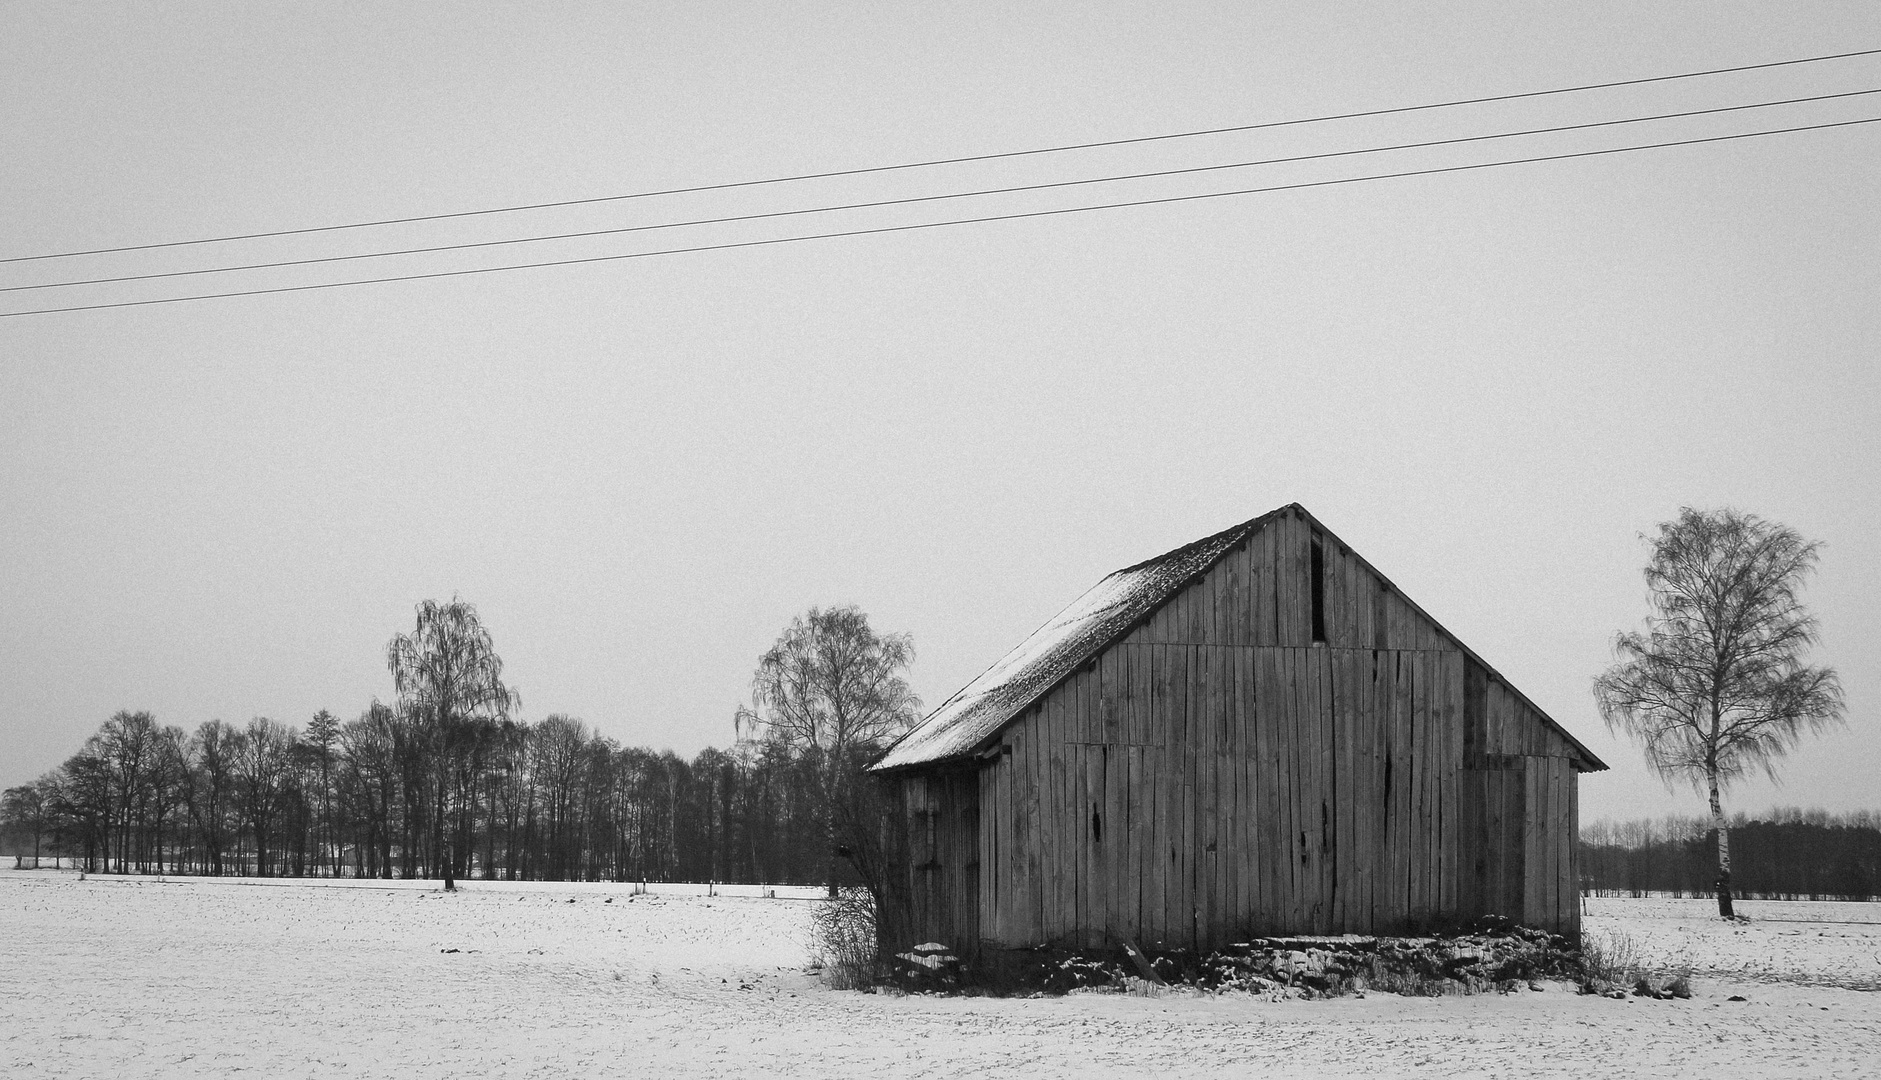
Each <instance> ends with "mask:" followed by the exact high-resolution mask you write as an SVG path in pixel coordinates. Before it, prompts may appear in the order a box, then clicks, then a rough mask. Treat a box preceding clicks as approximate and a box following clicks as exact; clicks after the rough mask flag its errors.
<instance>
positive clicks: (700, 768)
mask: <svg viewBox="0 0 1881 1080" xmlns="http://www.w3.org/2000/svg"><path fill="white" fill-rule="evenodd" d="M445 750H448V753H445V752H443V751H445ZM820 753H822V752H821V751H819V750H818V749H817V748H816V747H809V748H807V749H797V750H794V751H793V750H788V749H786V748H785V747H784V746H782V745H780V744H778V743H775V742H741V743H739V744H738V745H737V746H735V747H734V748H733V749H731V750H729V751H726V750H717V749H707V750H703V751H701V752H700V753H699V754H697V755H696V756H694V757H693V758H691V759H690V760H688V759H686V758H682V757H679V756H678V755H676V754H674V753H672V752H671V751H663V752H655V751H652V750H648V749H644V748H641V747H631V746H622V745H620V744H619V743H617V742H615V741H614V740H612V739H609V738H606V737H604V736H602V735H600V734H599V733H598V732H595V731H593V730H591V729H589V728H588V727H587V726H586V725H585V724H583V723H582V722H581V721H580V720H575V719H572V718H569V717H566V716H559V715H557V716H549V717H547V718H546V719H543V720H541V721H539V722H536V723H533V724H528V723H518V722H509V721H504V722H479V723H476V724H473V725H472V726H471V727H470V728H468V729H467V731H466V737H465V739H464V740H460V741H458V742H456V743H454V744H453V745H451V746H449V747H448V748H447V747H441V746H440V745H439V744H438V743H437V741H436V739H435V738H434V737H433V736H431V735H430V734H428V732H427V729H426V728H425V727H424V726H423V725H421V724H418V723H416V722H414V721H412V720H411V719H409V718H407V717H405V716H402V715H401V714H400V713H399V712H398V711H397V710H395V709H392V708H390V707H388V706H384V705H378V704H375V705H373V706H372V707H371V708H369V709H367V710H366V711H365V712H364V713H362V714H361V715H360V716H359V717H358V718H356V719H354V720H350V721H346V722H344V723H342V722H340V721H338V720H336V719H335V718H334V717H332V716H331V715H329V714H325V713H322V714H320V715H318V716H316V717H315V718H314V719H313V721H312V722H311V723H309V724H308V725H307V727H306V728H305V729H297V728H294V727H291V726H288V725H285V724H280V723H277V722H275V721H273V720H269V719H267V718H265V717H264V718H257V719H255V720H251V721H250V722H249V723H248V724H246V725H245V726H241V727H237V726H234V725H231V724H227V723H224V722H222V721H219V720H212V721H209V722H208V723H205V724H203V725H201V726H200V727H199V728H197V729H196V730H195V731H194V732H186V731H184V730H183V729H181V728H177V727H166V726H163V725H160V724H158V723H157V722H156V720H155V719H154V718H153V717H151V716H150V714H148V713H142V712H122V713H119V714H117V715H116V716H113V717H112V718H111V719H110V720H108V721H106V722H105V724H104V725H103V726H101V727H100V728H99V730H98V732H97V733H96V734H94V735H93V736H91V738H89V739H87V740H86V742H85V745H84V746H83V747H82V748H81V749H80V750H79V752H78V753H76V754H74V755H73V756H72V757H71V758H70V759H69V760H67V761H66V763H65V764H64V765H62V766H60V767H59V768H58V769H55V770H53V771H52V772H51V773H48V774H46V775H45V776H43V777H41V778H40V779H39V780H37V781H35V782H34V783H31V784H25V785H21V786H19V787H16V788H10V789H8V790H7V791H6V792H5V797H4V801H3V802H0V845H3V846H0V850H4V851H5V852H6V853H9V854H17V855H35V854H37V855H41V856H53V855H59V856H64V857H66V858H67V859H76V860H78V861H79V864H80V865H83V866H85V867H88V868H89V869H91V870H93V871H96V872H110V873H158V874H160V873H170V874H208V875H220V874H233V875H255V876H263V877H269V876H281V877H379V878H395V877H396V878H436V877H441V876H442V861H443V860H444V859H445V858H451V859H452V860H453V864H454V867H455V872H456V874H457V875H458V876H462V877H466V878H501V879H506V880H516V879H525V880H575V881H640V880H646V881H719V882H746V883H771V884H814V883H821V882H823V881H824V880H825V878H826V875H827V874H828V873H829V869H830V864H829V859H828V854H829V844H830V841H829V832H828V809H827V808H828V802H827V799H826V797H825V795H824V794H823V788H822V787H821V784H822V777H823V776H824V775H825V773H824V768H823V765H824V762H823V761H822V760H821V759H820V758H819V754H820ZM856 764H859V762H856V763H852V764H851V767H852V768H853V767H854V765H856ZM1731 861H1732V878H1733V885H1734V888H1735V891H1736V892H1737V893H1738V895H1740V896H1744V897H1748V898H1764V899H1803V900H1869V899H1875V898H1878V897H1881V813H1876V812H1874V811H1863V812H1858V813H1853V814H1843V815H1832V814H1829V813H1827V812H1824V811H1820V810H1801V809H1795V808H1790V809H1782V810H1777V811H1774V812H1772V813H1770V814H1767V815H1765V816H1764V817H1763V818H1761V819H1757V820H1751V819H1749V818H1747V817H1746V816H1744V815H1741V814H1740V815H1738V817H1737V819H1736V820H1735V821H1733V823H1732V825H1731ZM836 866H837V867H838V872H839V873H840V874H841V875H842V876H843V877H844V879H845V880H848V879H849V878H850V877H851V874H852V872H851V871H850V870H849V868H848V866H847V864H846V863H844V862H842V861H841V860H838V861H837V863H836ZM1716 866H1717V863H1716V858H1715V855H1714V854H1713V846H1712V838H1711V831H1710V827H1709V822H1708V821H1707V820H1706V819H1704V818H1684V817H1667V818H1660V819H1652V820H1640V821H1627V822H1617V823H1616V822H1612V821H1598V822H1594V823H1591V824H1589V825H1587V826H1585V827H1584V828H1583V829H1582V830H1581V880H1582V886H1583V889H1584V890H1586V891H1588V892H1590V893H1593V894H1595V895H1642V894H1645V893H1669V894H1672V895H1682V896H1705V895H1709V894H1710V893H1711V890H1712V883H1713V881H1714V879H1715V878H1716V875H1717V870H1716Z"/></svg>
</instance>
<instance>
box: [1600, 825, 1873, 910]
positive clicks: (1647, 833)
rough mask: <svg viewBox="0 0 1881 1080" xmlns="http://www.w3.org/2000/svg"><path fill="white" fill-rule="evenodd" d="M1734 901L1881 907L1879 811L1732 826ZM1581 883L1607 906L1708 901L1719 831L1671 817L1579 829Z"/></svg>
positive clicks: (1715, 866)
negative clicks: (1618, 900)
mask: <svg viewBox="0 0 1881 1080" xmlns="http://www.w3.org/2000/svg"><path fill="white" fill-rule="evenodd" d="M1729 828H1730V830H1731V836H1732V841H1731V842H1732V844H1733V845H1734V848H1735V851H1734V855H1733V862H1734V865H1735V870H1734V875H1735V879H1736V882H1737V885H1736V895H1738V896H1740V897H1748V898H1755V899H1765V900H1873V899H1876V898H1878V897H1881V811H1874V810H1861V811H1855V812H1853V813H1847V814H1831V813H1829V812H1828V811H1826V810H1820V809H1811V810H1804V809H1800V808H1796V807H1787V808H1778V809H1775V810H1772V811H1770V812H1769V813H1767V814H1763V815H1761V816H1759V817H1757V818H1755V819H1753V818H1749V817H1747V816H1745V815H1743V814H1738V815H1736V816H1735V817H1734V818H1733V819H1732V820H1731V821H1730V823H1729ZM1580 839H1581V876H1582V879H1583V885H1584V886H1585V887H1586V889H1587V891H1589V892H1591V893H1593V894H1595V895H1605V896H1645V895H1648V894H1652V893H1666V894H1670V895H1673V896H1702V895H1704V894H1706V893H1707V892H1710V891H1711V889H1712V886H1713V875H1714V874H1715V873H1716V870H1717V864H1716V862H1715V861H1714V859H1713V851H1714V846H1713V845H1714V844H1715V843H1716V838H1715V837H1714V836H1713V835H1712V829H1711V821H1710V820H1709V819H1708V818H1702V817H1680V816H1671V817H1665V818H1648V819H1641V820H1634V821H1620V822H1615V821H1608V820H1601V821H1596V822H1593V823H1592V824H1589V825H1587V826H1585V827H1584V828H1582V829H1581V837H1580Z"/></svg>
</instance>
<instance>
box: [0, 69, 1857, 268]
mask: <svg viewBox="0 0 1881 1080" xmlns="http://www.w3.org/2000/svg"><path fill="white" fill-rule="evenodd" d="M1875 55H1881V49H1861V50H1857V51H1854V52H1843V53H1830V54H1827V55H1823V56H1804V57H1798V58H1796V59H1793V60H1774V61H1769V62H1766V63H1761V64H1739V65H1736V66H1734V67H1721V68H1709V69H1706V70H1704V71H1686V72H1680V73H1678V74H1675V75H1653V76H1648V77H1645V78H1638V79H1618V80H1615V81H1612V82H1601V83H1585V84H1582V85H1579V86H1564V87H1557V88H1555V89H1551V90H1529V91H1524V92H1521V93H1514V94H1492V95H1490V96H1487V97H1475V98H1458V99H1455V100H1452V101H1438V102H1431V103H1428V104H1423V105H1400V106H1394V107H1391V108H1384V109H1366V110H1362V111H1359V112H1347V113H1331V114H1327V115H1323V116H1309V117H1300V118H1296V119H1292V120H1271V121H1267V122H1264V123H1259V124H1239V125H1235V126H1233V127H1219V128H1205V129H1202V130H1199V131H1179V132H1173V133H1169V134H1164V135H1143V136H1137V137H1135V138H1127V139H1106V140H1102V141H1099V142H1085V143H1070V144H1067V145H1063V146H1047V147H1039V148H1036V149H1031V150H1008V151H1003V152H1000V153H992V154H971V155H967V156H963V157H951V158H934V159H931V160H927V161H912V162H905V163H902V164H898V165H874V166H869V167H866V168H857V169H834V170H830V171H826V172H816V173H798V174H796V175H791V176H773V177H768V178H765V179H761V180H736V181H730V182H726V183H720V184H697V185H693V186H691V187H678V188H665V189H661V190H657V191H638V192H631V193H628V194H625V195H600V196H595V197H593V198H586V199H561V200H558V201H555V202H539V203H527V204H523V205H518V206H499V207H491V208H488V209H483V210H460V211H456V212H453V213H444V214H417V215H413V216H410V217H396V218H380V219H378V220H375V221H355V222H350V223H347V224H343V225H314V226H308V227H305V228H298V229H274V230H270V231H267V232H252V233H239V234H235V235H230V236H209V237H202V238H199V239H195V240H170V241H165V242H161V243H153V244H126V245H123V246H120V247H108V248H90V249H87V250H83V251H54V252H47V253H44V254H40V255H15V256H11V257H8V258H0V264H4V263H15V262H35V261H39V260H42V259H68V258H77V257H79V256H84V255H111V254H117V253H120V252H126V251H150V250H155V249H158V248H175V247H190V246H195V245H200V244H221V243H231V242H234V241H237V240H262V239H267V238H270V237H278V236H304V235H307V234H309V233H325V232H340V231H343V230H348V229H370V228H377V227H379V226H384V225H409V224H415V223H417V222H422V221H447V220H451V219H456V218H469V217H483V216H488V215H491V214H514V213H521V212H524V211H529V210H552V209H559V208H563V207H570V206H590V205H594V204H596V203H608V202H623V201H626V200H629V199H651V198H658V197H662V196H666V195H690V194H697V193H699V192H706V191H729V190H733V189H736V188H752V187H763V186H766V185H772V184H790V183H797V182H799V181H804V180H828V179H833V178H836V177H842V176H866V175H870V174H874V173H886V172H899V171H904V170H908V169H927V168H934V167H937V166H942V165H965V164H970V163H974V162H981V161H1001V160H1008V159H1012V158H1022V157H1035V156H1038V155H1041V154H1062V153H1068V152H1070V151H1075V150H1098V149H1104V148H1107V147H1114V146H1136V145H1141V144H1143V143H1152V142H1168V141H1171V140H1175V139H1195V138H1202V137H1205V136H1210V135H1230V134H1235V133H1239V132H1247V131H1265V130H1271V129H1273V128H1283V127H1295V126H1299V125H1302V124H1321V123H1329V122H1332V121H1336V120H1360V119H1365V118H1368V117H1374V116H1395V115H1399V114H1403V113H1413V112H1425V111H1428V110H1432V109H1450V108H1458V107H1461V106H1465V105H1487V104H1492V103H1495V102H1501V101H1521V100H1526V99H1529V98H1539V97H1552V96H1556V95H1560V94H1578V93H1585V92H1587V91H1591V90H1611V89H1615V88H1618V87H1622V86H1644V85H1648V84H1650V83H1661V82H1674V81H1677V80H1680V79H1699V78H1705V77H1708V76H1712V75H1731V74H1736V73H1739V72H1745V71H1764V70H1768V69H1771V68H1781V67H1793V66H1796V65H1799V64H1820V63H1826V62H1829V61H1833V60H1848V59H1853V58H1855V57H1861V56H1875Z"/></svg>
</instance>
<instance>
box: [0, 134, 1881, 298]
mask: <svg viewBox="0 0 1881 1080" xmlns="http://www.w3.org/2000/svg"><path fill="white" fill-rule="evenodd" d="M1874 123H1881V116H1871V117H1865V118H1863V119H1860V120H1839V121H1834V122H1830V123H1821V124H1803V125H1799V126H1796V127H1787V128H1773V129H1771V130H1768V131H1746V132H1737V133H1735V134H1730V135H1710V136H1705V137H1703V138H1694V139H1675V140H1671V141H1667V142H1658V143H1646V144H1643V145H1640V146H1616V147H1607V148H1604V149H1599V150H1579V151H1574V152H1572V153H1562V154H1545V155H1540V156H1536V157H1526V158H1514V159H1511V160H1508V161H1485V162H1477V163H1474V164H1469V165H1449V166H1443V167H1440V168H1428V169H1407V170H1404V171H1402V172H1393V173H1377V174H1373V175H1370V176H1350V177H1341V178H1338V179H1333V180H1309V181H1303V182H1300V183H1294V184H1274V185H1270V186H1267V187H1255V188H1239V189H1236V190H1233V191H1214V192H1206V193H1204V194H1200V195H1170V196H1164V197H1161V198H1154V199H1132V200H1129V201H1127V202H1114V203H1099V204H1097V205H1094V206H1071V207H1059V208H1056V209H1051V210H1030V211H1023V212H1016V213H1009V214H988V215H985V216H982V217H971V218H953V219H950V220H946V221H926V222H917V223H915V224H910V225H884V226H878V227H875V228H868V229H847V230H843V231H839V232H827V233H813V234H811V235H808V236H783V237H774V238H772V239H768V240H741V241H731V242H726V243H717V244H698V245H694V246H691V247H679V248H661V249H658V250H655V251H634V252H627V253H624V254H618V255H590V256H584V257H581V258H571V259H551V260H547V261H544V262H533V263H516V264H511V265H507V266H485V267H478V268H475V269H470V270H440V271H435V272H431V273H424V274H398V275H392V276H388V277H378V278H364V279H360V280H356V281H330V282H324V283H321V284H316V285H284V286H278V287H275V288H268V289H242V290H237V291H231V292H219V293H199V294H196V295H192V296H170V297H161V298H158V299H154V300H121V301H116V302H113V303H103V304H76V305H72V306H69V307H57V308H35V309H30V310H27V311H9V312H0V319H14V318H20V317H22V316H27V315H53V314H59V313H62V312H71V311H99V310H103V309H106V308H128V307H149V306H151V305H155V304H181V303H187V302H190V301H195V300H221V299H228V298H231V297H238V296H267V295H272V294H275V293H292V292H312V291H316V290H321V289H344V288H350V287H352V286H355V285H380V284H385V283H388V282H395V281H425V280H430V279H434V278H452V277H468V276H472V275H477V274H496V273H504V272H507V271H511V270H537V269H542V268H546V267H554V266H578V265H582V264H586V263H602V262H618V261H622V260H625V259H647V258H653V257H656V256H661V255H684V254H691V253H695V252H703V251H726V250H731V249H734V248H756V247H771V246H775V245H779V244H796V243H802V242H804V241H808V240H834V239H840V238H844V237H852V236H878V235H882V234H885V233H899V232H914V231H917V230H922V229H940V228H947V227H950V226H954V225H978V224H984V223H987V222H994V221H1017V220H1020V219H1024V218H1044V217H1059V216H1063V215H1067V214H1084V213H1090V212H1092V211H1097V210H1119V209H1124V208H1128V207H1140V206H1163V205H1168V204H1171V203H1182V202H1197V201H1200V200H1203V199H1223V198H1229V197H1232V196H1237V195H1261V194H1267V193H1270V192H1276V191H1299V190H1304V189H1307V188H1321V187H1336V186H1339V185H1343V184H1361V183H1368V182H1371V181H1375V180H1397V179H1402V178H1405V177H1412V176H1434V175H1438V174H1442V173H1460V172H1471V171H1475V170H1480V169H1496V168H1502V167H1504V166H1509V165H1529V164H1534V163H1537V162H1544V161H1567V160H1570V159H1574V158H1590V157H1602V156H1606V155H1611V154H1627V153H1634V152H1637V151H1641V150H1660V149H1665V148H1668V147H1675V146H1697V145H1700V144H1704V143H1721V142H1732V141H1737V140H1742V139H1757V138H1763V137H1765V136H1769V135H1788V134H1793V133H1796V132H1803V131H1826V130H1829V129H1832V128H1845V127H1856V126H1859V125H1862V124H1874Z"/></svg>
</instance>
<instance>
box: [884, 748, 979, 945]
mask: <svg viewBox="0 0 1881 1080" xmlns="http://www.w3.org/2000/svg"><path fill="white" fill-rule="evenodd" d="M892 783H893V784H894V785H895V789H896V791H897V794H898V795H899V799H898V800H897V801H896V802H895V803H894V804H892V805H894V807H895V809H896V810H897V811H899V815H900V816H899V818H898V820H897V822H896V824H897V825H899V826H901V828H902V829H903V830H904V831H903V832H902V835H901V837H900V839H901V840H903V841H904V843H905V846H904V847H903V848H902V852H901V853H902V856H903V858H904V860H905V861H904V862H903V864H902V865H903V872H904V873H905V874H906V875H907V880H906V881H905V882H901V883H896V884H898V885H905V887H906V892H905V893H903V892H902V891H901V890H900V889H898V888H891V889H890V890H889V892H890V895H891V897H893V899H894V902H896V903H901V904H905V905H906V907H905V910H903V911H901V912H898V913H896V914H897V915H898V916H899V917H898V918H896V919H894V920H893V921H892V925H894V926H895V927H896V929H897V931H898V932H897V933H895V934H894V935H893V936H894V940H892V941H889V942H888V943H887V944H889V945H890V947H891V948H895V949H898V950H899V949H906V948H908V947H910V946H913V945H916V944H919V943H921V942H926V941H944V942H947V943H948V944H950V945H953V946H954V947H955V948H959V949H966V950H968V951H970V952H971V951H976V950H977V949H978V946H979V943H980V941H981V939H982V938H983V937H984V936H985V935H984V934H983V933H982V930H981V927H980V916H979V912H980V894H981V889H982V882H981V880H980V851H981V850H982V839H981V829H982V825H981V818H980V777H979V775H978V772H977V771H976V770H975V769H973V768H972V767H967V768H960V767H955V768H952V769H938V770H931V771H927V772H923V773H920V774H918V775H911V776H901V777H896V778H895V779H894V780H893V781H892Z"/></svg>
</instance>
